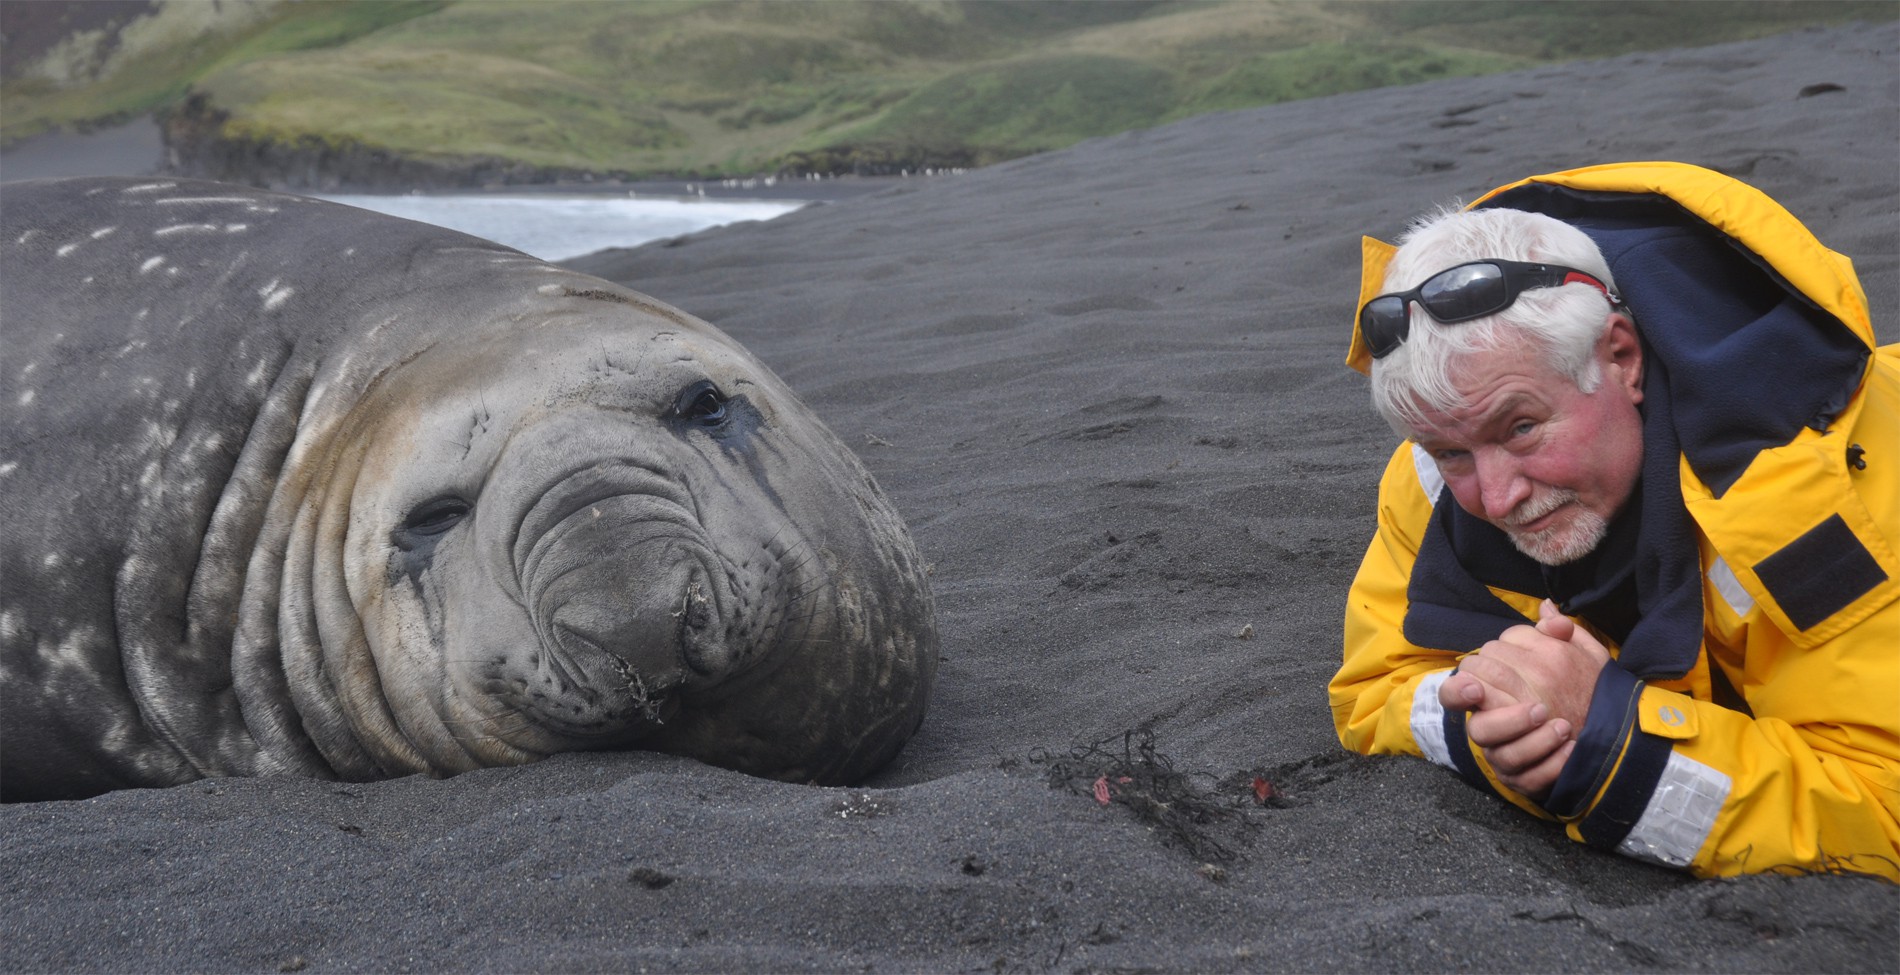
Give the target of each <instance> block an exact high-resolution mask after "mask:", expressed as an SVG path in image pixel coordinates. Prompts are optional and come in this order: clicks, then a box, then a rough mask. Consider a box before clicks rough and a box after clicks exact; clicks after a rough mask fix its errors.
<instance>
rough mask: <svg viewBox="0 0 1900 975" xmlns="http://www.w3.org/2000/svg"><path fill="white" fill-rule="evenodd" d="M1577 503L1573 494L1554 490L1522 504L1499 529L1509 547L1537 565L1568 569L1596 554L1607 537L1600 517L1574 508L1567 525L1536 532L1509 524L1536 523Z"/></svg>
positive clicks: (1606, 529)
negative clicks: (1559, 509) (1571, 564)
mask: <svg viewBox="0 0 1900 975" xmlns="http://www.w3.org/2000/svg"><path fill="white" fill-rule="evenodd" d="M1576 500H1577V492H1575V491H1570V490H1557V491H1552V492H1551V493H1549V494H1547V495H1545V496H1544V497H1542V498H1533V499H1532V500H1531V501H1526V502H1525V503H1524V504H1523V506H1522V507H1521V508H1520V509H1519V510H1518V511H1514V512H1512V513H1511V517H1510V518H1508V519H1506V521H1505V524H1504V525H1503V526H1501V527H1503V529H1504V534H1505V536H1506V537H1508V538H1510V540H1511V545H1512V546H1514V547H1515V548H1516V549H1517V550H1518V551H1519V552H1522V553H1524V554H1525V555H1526V556H1527V557H1529V558H1530V559H1531V560H1532V561H1535V562H1537V563H1538V564H1540V565H1568V564H1570V563H1572V562H1575V561H1577V560H1578V559H1580V558H1583V557H1584V556H1586V555H1589V554H1590V553H1591V552H1594V551H1596V547H1597V546H1598V545H1600V544H1602V543H1603V536H1604V535H1607V534H1609V531H1610V523H1609V521H1608V519H1605V518H1604V517H1603V516H1602V515H1599V514H1597V513H1596V512H1594V511H1590V510H1588V509H1586V508H1578V509H1577V510H1576V513H1575V514H1574V515H1573V516H1572V517H1571V518H1570V520H1569V521H1568V523H1566V524H1562V525H1558V526H1556V527H1554V528H1547V529H1545V530H1543V531H1540V532H1526V531H1519V530H1517V529H1515V528H1513V527H1511V526H1512V525H1513V524H1523V523H1528V522H1533V521H1536V520H1537V519H1539V518H1542V517H1543V516H1545V515H1547V514H1550V513H1551V512H1552V511H1555V510H1557V509H1558V508H1561V507H1563V506H1564V505H1566V504H1569V503H1571V502H1574V501H1576Z"/></svg>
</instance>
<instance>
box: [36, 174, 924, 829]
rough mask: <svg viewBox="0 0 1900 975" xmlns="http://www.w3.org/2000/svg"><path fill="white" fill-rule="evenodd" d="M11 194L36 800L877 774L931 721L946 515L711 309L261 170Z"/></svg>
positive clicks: (67, 184) (58, 185) (85, 183)
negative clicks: (441, 780) (252, 180)
mask: <svg viewBox="0 0 1900 975" xmlns="http://www.w3.org/2000/svg"><path fill="white" fill-rule="evenodd" d="M0 221H3V222H4V234H0V258H3V259H0V284H3V285H4V290H3V291H0V301H3V302H4V305H0V338H3V339H4V361H0V411H4V412H3V413H0V517H4V521H5V525H6V540H5V545H4V552H0V573H3V574H0V794H3V795H4V798H6V799H8V800H23V799H45V798H65V797H80V796H86V795H92V794H96V793H99V792H103V791H106V790H110V789H114V788H121V787H131V786H164V785H171V784H176V783H181V782H186V781H191V780H193V779H197V778H200V777H205V776H233V775H236V776H242V775H270V774H303V775H310V776H319V777H333V778H340V779H346V780H369V779H377V778H384V777H391V776H398V775H404V774H410V773H417V772H423V773H429V774H436V775H446V774H452V773H455V772H459V771H463V770H467V769H473V768H477V767H483V766H496V765H510V764H518V763H524V762H530V761H533V760H535V759H538V758H540V757H543V756H545V755H548V754H551V753H554V752H560V751H565V750H577V749H612V748H643V749H653V750H659V751H666V752H672V753H677V754H682V755H687V756H691V757H694V758H698V759H701V760H703V761H706V762H709V763H712V764H717V765H721V766H725V767H729V768H733V769H738V770H741V771H745V772H749V773H753V774H758V775H763V776H770V777H776V778H781V779H787V780H794V781H816V782H822V783H833V782H847V781H851V780H855V779H859V778H862V777H863V776H865V775H866V774H868V773H869V772H871V771H872V770H874V769H876V768H877V767H878V766H880V765H881V764H883V763H884V762H886V761H887V760H888V759H889V758H890V757H891V756H892V755H894V754H895V753H896V751H897V750H898V748H899V747H900V746H901V745H902V744H903V742H904V740H905V739H906V738H907V737H908V736H909V735H910V734H911V732H912V731H913V730H914V729H915V728H916V727H917V724H918V722H919V721H920V720H921V719H922V715H923V711H924V707H925V702H926V698H927V697H928V694H929V691H930V688H931V684H932V681H933V678H934V674H935V667H936V658H937V649H936V633H935V629H934V624H933V618H932V607H931V599H930V595H929V591H928V588H927V586H926V583H925V579H924V570H923V566H922V563H921V561H920V560H919V558H918V556H917V553H916V550H915V548H914V546H913V544H912V541H911V538H910V536H909V533H908V532H907V530H906V529H905V527H904V524H903V522H902V521H901V520H900V518H899V517H898V515H897V513H896V511H895V510H894V509H893V507H892V506H891V504H890V502H889V501H888V500H887V499H886V497H885V496H884V494H883V493H882V492H881V491H880V490H879V489H878V487H877V486H876V484H875V483H874V482H873V481H872V479H871V477H870V475H869V474H868V473H867V472H866V471H865V469H864V468H863V466H862V465H861V464H860V463H859V462H858V460H857V459H856V458H855V457H854V456H853V455H852V454H851V452H850V451H849V450H848V449H846V448H845V447H844V446H843V445H842V444H841V443H840V442H839V441H838V440H837V438H836V437H835V436H833V435H832V434H831V433H830V431H828V430H827V429H826V428H825V427H824V426H823V424H822V423H820V422H819V421H818V419H817V418H816V417H815V416H814V415H813V414H812V413H811V412H810V410H809V409H808V408H807V407H805V406H804V405H803V404H802V403H801V402H800V401H799V400H798V399H797V398H796V397H795V396H794V395H793V394H792V392H791V391H790V390H789V389H787V388H786V386H785V385H784V384H783V383H782V382H781V381H780V380H779V379H778V378H777V377H775V376H774V375H773V374H772V373H771V372H770V371H769V370H767V369H766V368H765V367H764V366H763V365H761V364H760V363H759V362H758V361H757V360H756V359H754V358H753V357H752V356H751V355H749V354H748V353H747V352H746V351H745V350H744V349H742V348H741V347H739V345H738V344H737V343H735V342H733V341H732V340H731V339H730V338H728V337H727V336H726V335H724V334H723V333H721V332H720V331H719V330H717V329H715V328H714V327H712V326H711V325H708V324H706V323H705V322H702V321H699V320H697V319H694V318H692V317H691V316H688V315H686V314H684V313H683V312H680V311H678V310H675V309H673V308H670V307H667V306H665V305H663V304H660V303H659V302H656V301H654V300H653V299H651V298H648V297H646V296H644V295H641V294H639V293H637V292H633V291H630V290H627V289H625V288H621V287H619V286H617V285H613V284H610V283H608V282H605V281H601V280H598V279H595V278H591V277H587V276H585V275H580V274H576V273H573V272H570V271H567V270H564V269H562V268H559V267H556V266H553V265H550V264H546V263H543V262H541V261H537V260H534V259H532V258H529V257H527V256H525V255H522V254H520V253H517V252H515V251H512V250H509V249H507V248H504V247H502V246H500V245H497V244H493V243H490V242H488V241H484V240H479V239H476V238H472V237H467V236H464V235H461V234H458V233H454V232H452V231H447V230H443V229H440V228H436V227H431V226H427V225H424V224H418V223H412V222H409V221H405V220H398V219H396V218H392V217H386V216H381V215H378V214H373V213H369V212H365V211H362V210H357V209H353V208H350V207H344V206H339V205H335V204H330V203H325V202H321V201H315V200H309V199H305V198H300V197H294V196H287V195H281V194H274V193H268V192H262V191H256V190H251V189H245V188H238V187H233V186H227V185H222V184H215V183H203V182H193V181H183V180H164V179H157V180H113V179H82V180H50V181H31V182H21V183H9V184H6V185H5V186H4V187H0Z"/></svg>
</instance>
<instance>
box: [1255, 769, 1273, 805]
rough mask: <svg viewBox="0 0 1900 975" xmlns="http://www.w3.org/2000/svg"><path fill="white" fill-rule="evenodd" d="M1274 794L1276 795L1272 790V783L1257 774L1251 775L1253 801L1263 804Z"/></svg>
mask: <svg viewBox="0 0 1900 975" xmlns="http://www.w3.org/2000/svg"><path fill="white" fill-rule="evenodd" d="M1274 795H1276V793H1275V792H1274V791H1273V783H1271V782H1268V781H1267V780H1266V779H1264V778H1262V777H1260V776H1258V775H1256V776H1254V777H1253V797H1254V801H1256V802H1258V803H1260V804H1261V805H1263V806H1264V805H1266V803H1267V800H1268V799H1271V798H1273V797H1274Z"/></svg>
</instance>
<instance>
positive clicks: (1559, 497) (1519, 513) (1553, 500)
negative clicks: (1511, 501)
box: [1504, 488, 1577, 528]
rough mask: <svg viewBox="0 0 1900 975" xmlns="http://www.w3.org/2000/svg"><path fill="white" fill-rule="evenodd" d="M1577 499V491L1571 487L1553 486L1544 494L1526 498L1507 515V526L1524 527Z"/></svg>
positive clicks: (1505, 522)
mask: <svg viewBox="0 0 1900 975" xmlns="http://www.w3.org/2000/svg"><path fill="white" fill-rule="evenodd" d="M1575 500H1577V492H1575V491H1573V490H1571V489H1569V488H1552V489H1551V490H1550V491H1548V492H1546V493H1544V494H1542V495H1532V496H1531V497H1529V498H1526V499H1524V503H1523V504H1520V505H1518V506H1517V510H1516V511H1513V512H1511V513H1510V514H1509V515H1508V516H1506V517H1505V519H1504V524H1505V527H1507V528H1523V527H1524V526H1525V525H1528V524H1530V523H1531V522H1533V521H1536V520H1537V519H1539V518H1542V517H1544V516H1545V515H1547V514H1550V513H1551V512H1553V511H1556V510H1557V509H1558V508H1561V507H1563V506H1564V505H1567V504H1569V503H1571V502H1572V501H1575Z"/></svg>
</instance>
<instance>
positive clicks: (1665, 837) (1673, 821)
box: [1616, 752, 1732, 867]
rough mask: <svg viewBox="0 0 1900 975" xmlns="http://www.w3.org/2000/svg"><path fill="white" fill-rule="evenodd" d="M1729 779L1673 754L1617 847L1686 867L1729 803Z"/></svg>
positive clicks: (1628, 853) (1623, 850) (1663, 862)
mask: <svg viewBox="0 0 1900 975" xmlns="http://www.w3.org/2000/svg"><path fill="white" fill-rule="evenodd" d="M1731 784H1732V783H1731V782H1730V780H1729V777H1728V776H1727V775H1725V774H1723V773H1722V772H1720V771H1718V770H1716V769H1713V768H1710V767H1709V766H1707V765H1704V764H1702V763H1701V762H1698V761H1696V760H1695V759H1693V758H1688V757H1686V756H1684V755H1682V754H1681V753H1679V752H1671V753H1670V755H1669V764H1668V765H1667V766H1665V767H1664V768H1663V774H1662V778H1661V779H1660V780H1659V781H1657V783H1656V791H1655V792H1653V793H1651V794H1650V797H1649V805H1648V806H1645V807H1644V808H1643V815H1642V818H1641V819H1638V820H1637V821H1636V825H1635V826H1633V827H1631V828H1630V831H1629V835H1628V836H1625V837H1624V838H1623V842H1622V843H1621V844H1620V845H1619V846H1617V848H1616V850H1617V852H1618V853H1621V854H1623V855H1625V856H1631V857H1635V858H1636V859H1638V860H1650V861H1653V862H1656V863H1662V864H1667V865H1668V866H1672V867H1686V866H1688V865H1689V864H1690V863H1691V862H1692V861H1694V860H1695V855H1696V851H1698V850H1700V849H1702V844H1703V843H1704V842H1705V841H1707V840H1708V838H1709V831H1710V830H1712V829H1714V828H1715V817H1716V816H1717V815H1719V814H1720V813H1721V812H1722V804H1723V803H1724V802H1727V801H1728V793H1729V788H1730V786H1731Z"/></svg>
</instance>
